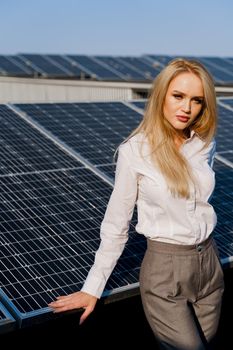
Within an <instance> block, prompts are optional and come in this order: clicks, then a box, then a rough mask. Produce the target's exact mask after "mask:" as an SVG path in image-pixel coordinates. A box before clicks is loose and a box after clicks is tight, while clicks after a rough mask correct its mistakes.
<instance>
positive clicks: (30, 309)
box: [0, 168, 145, 326]
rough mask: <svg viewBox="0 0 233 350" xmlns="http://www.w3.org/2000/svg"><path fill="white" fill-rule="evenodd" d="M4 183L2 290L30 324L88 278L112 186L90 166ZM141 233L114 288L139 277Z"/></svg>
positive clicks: (129, 249)
mask: <svg viewBox="0 0 233 350" xmlns="http://www.w3.org/2000/svg"><path fill="white" fill-rule="evenodd" d="M0 184H1V189H2V190H1V194H0V198H1V202H2V203H3V206H2V207H1V209H0V212H1V215H0V232H1V233H0V246H1V249H0V252H1V256H0V266H1V269H0V280H1V289H2V295H4V296H5V300H6V301H5V302H8V304H9V305H10V307H11V311H12V312H13V313H14V316H15V317H16V318H17V320H20V323H21V326H24V325H27V324H28V320H29V319H30V322H33V321H34V320H35V319H36V318H37V316H38V317H41V316H42V315H43V314H44V313H45V312H46V311H47V312H48V311H49V310H48V308H47V303H48V302H50V301H51V300H53V299H54V298H55V297H56V296H57V295H59V294H67V293H71V292H74V291H75V290H77V289H79V288H80V287H81V286H82V284H83V282H84V279H85V277H86V275H87V272H88V270H89V268H90V266H91V265H92V263H93V259H94V253H95V251H96V249H97V247H98V245H99V227H100V224H101V221H102V219H103V215H104V212H105V208H106V205H107V202H108V199H109V196H110V193H111V190H112V188H111V186H109V185H108V184H106V183H105V182H104V181H103V180H101V179H100V178H99V177H97V176H96V175H95V174H93V173H92V172H91V171H90V170H88V169H84V168H83V169H82V168H80V169H75V170H67V171H66V170H61V171H54V172H47V173H46V172H43V173H34V174H22V175H16V176H15V175H13V176H5V177H2V178H0ZM132 230H133V226H132V228H131V231H132ZM134 241H135V237H134V235H133V234H132V237H131V239H130V241H129V244H128V247H127V249H126V250H125V253H124V254H123V256H122V258H121V261H120V263H119V266H118V268H117V270H116V271H115V273H114V274H113V276H112V277H111V279H110V280H109V284H108V286H109V288H113V286H114V288H120V287H128V288H129V285H130V284H132V283H135V282H136V281H137V277H138V268H139V261H140V258H141V257H142V253H143V247H145V246H143V245H141V244H140V240H137V241H136V242H134ZM139 251H141V255H140V254H138V252H139Z"/></svg>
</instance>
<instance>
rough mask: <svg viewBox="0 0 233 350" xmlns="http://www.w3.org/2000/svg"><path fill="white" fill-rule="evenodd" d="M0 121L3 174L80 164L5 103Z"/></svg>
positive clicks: (0, 173) (0, 172)
mask: <svg viewBox="0 0 233 350" xmlns="http://www.w3.org/2000/svg"><path fill="white" fill-rule="evenodd" d="M0 122H1V128H0V159H1V161H0V176H1V175H6V174H16V173H26V172H33V171H44V170H53V169H60V168H74V167H78V166H80V163H79V162H78V161H76V160H75V159H73V158H72V157H70V156H69V155H68V154H66V153H65V152H64V151H63V150H62V149H61V148H58V147H57V146H56V145H55V143H54V142H52V141H51V140H49V139H48V138H45V137H44V136H43V135H42V134H41V133H40V132H39V131H38V130H36V129H35V128H33V127H31V125H29V124H28V123H27V122H26V121H25V120H23V119H22V118H20V117H19V116H18V115H17V114H16V113H15V112H14V111H12V110H11V109H10V108H8V107H7V106H5V105H0Z"/></svg>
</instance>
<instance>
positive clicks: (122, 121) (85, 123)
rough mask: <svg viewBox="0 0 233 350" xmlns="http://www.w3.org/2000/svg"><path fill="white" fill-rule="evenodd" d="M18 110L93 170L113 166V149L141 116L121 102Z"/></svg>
mask: <svg viewBox="0 0 233 350" xmlns="http://www.w3.org/2000/svg"><path fill="white" fill-rule="evenodd" d="M17 107H18V108H20V109H21V110H22V111H23V112H25V113H27V115H28V116H30V118H32V119H33V120H34V121H35V122H37V123H39V124H40V125H42V126H43V127H44V128H46V129H47V130H49V131H50V132H51V133H52V134H53V135H55V136H56V137H57V138H58V139H59V140H60V141H62V142H63V143H65V144H66V145H68V146H69V147H71V148H72V149H74V150H75V151H76V152H77V153H79V154H81V155H82V156H83V157H84V158H85V159H86V160H88V161H90V162H91V163H92V164H93V165H96V166H98V165H107V164H112V163H113V162H114V158H113V154H114V152H115V150H116V147H117V146H118V145H119V144H120V143H121V142H122V141H123V140H124V138H125V137H127V136H128V135H129V134H130V132H131V131H132V130H133V129H134V128H135V127H136V126H137V124H138V123H139V122H140V120H141V118H142V115H141V113H138V112H136V111H134V110H132V109H131V108H130V107H128V106H126V105H125V104H123V103H121V102H112V103H110V102H109V103H102V102H96V103H93V102H92V103H73V104H72V103H70V104H69V103H66V104H65V103H64V104H63V103H59V104H35V105H29V104H21V105H20V104H18V105H17Z"/></svg>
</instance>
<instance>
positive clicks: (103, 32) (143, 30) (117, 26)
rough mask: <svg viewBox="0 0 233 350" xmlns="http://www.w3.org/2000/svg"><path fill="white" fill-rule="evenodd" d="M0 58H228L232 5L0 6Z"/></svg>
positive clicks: (68, 2)
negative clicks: (25, 55)
mask: <svg viewBox="0 0 233 350" xmlns="http://www.w3.org/2000/svg"><path fill="white" fill-rule="evenodd" d="M0 33H1V34H0V54H3V55H8V54H13V55H14V54H19V53H40V54H48V53H51V54H84V55H113V56H116V55H121V56H130V55H131V56H140V55H144V54H159V55H196V56H221V57H224V56H231V57H233V1H232V0H193V1H190V0H0Z"/></svg>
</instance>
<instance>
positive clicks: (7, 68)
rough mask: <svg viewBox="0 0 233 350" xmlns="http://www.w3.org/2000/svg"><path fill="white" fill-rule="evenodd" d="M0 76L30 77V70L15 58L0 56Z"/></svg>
mask: <svg viewBox="0 0 233 350" xmlns="http://www.w3.org/2000/svg"><path fill="white" fill-rule="evenodd" d="M0 75H10V76H19V77H20V76H30V75H31V72H30V71H29V69H28V68H27V67H26V66H25V65H23V64H21V63H18V62H17V61H16V60H14V57H13V56H4V55H0Z"/></svg>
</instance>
